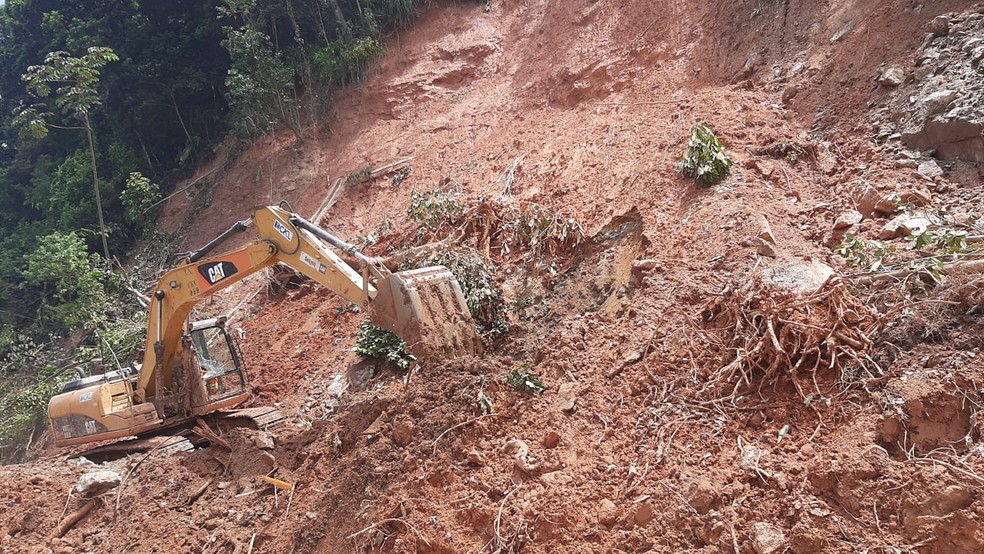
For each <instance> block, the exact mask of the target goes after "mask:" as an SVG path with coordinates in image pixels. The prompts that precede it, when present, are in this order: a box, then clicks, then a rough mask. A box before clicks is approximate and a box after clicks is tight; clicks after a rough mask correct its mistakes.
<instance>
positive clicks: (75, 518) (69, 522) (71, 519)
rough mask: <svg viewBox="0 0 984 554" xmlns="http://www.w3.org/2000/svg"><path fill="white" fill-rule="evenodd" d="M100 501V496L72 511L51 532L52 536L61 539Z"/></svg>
mask: <svg viewBox="0 0 984 554" xmlns="http://www.w3.org/2000/svg"><path fill="white" fill-rule="evenodd" d="M98 502H99V499H98V498H93V499H92V500H90V501H88V502H86V503H85V504H84V505H83V506H82V507H81V508H79V509H78V510H76V511H74V512H72V513H71V514H69V515H68V517H66V518H65V519H63V520H62V522H61V523H59V524H58V527H56V528H55V530H54V532H53V533H52V534H51V536H52V537H54V538H56V539H60V538H62V537H64V536H65V533H68V531H69V530H70V529H71V528H72V527H74V526H75V524H76V523H78V522H80V521H82V518H84V517H85V516H87V515H89V512H91V511H92V510H93V509H94V508H95V507H96V504H97V503H98Z"/></svg>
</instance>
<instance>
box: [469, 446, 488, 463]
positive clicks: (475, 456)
mask: <svg viewBox="0 0 984 554" xmlns="http://www.w3.org/2000/svg"><path fill="white" fill-rule="evenodd" d="M467 457H468V463H470V464H471V465H475V466H481V465H485V456H483V455H482V453H481V452H479V451H478V450H469V451H468V455H467Z"/></svg>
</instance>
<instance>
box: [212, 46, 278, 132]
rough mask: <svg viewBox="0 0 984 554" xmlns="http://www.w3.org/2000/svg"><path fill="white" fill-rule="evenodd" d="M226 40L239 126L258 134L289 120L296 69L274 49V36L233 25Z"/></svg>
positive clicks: (228, 84)
mask: <svg viewBox="0 0 984 554" xmlns="http://www.w3.org/2000/svg"><path fill="white" fill-rule="evenodd" d="M222 44H223V45H224V46H225V47H226V48H227V49H228V50H229V56H230V57H231V58H232V67H230V68H229V76H228V77H226V87H227V88H228V89H229V106H230V109H231V110H232V113H233V121H235V122H237V125H236V127H235V129H236V130H237V131H238V132H239V133H241V134H242V135H244V136H245V137H249V138H255V137H258V136H261V135H263V134H265V133H267V132H269V131H270V130H272V129H273V126H274V124H275V123H276V122H277V121H278V120H279V121H280V122H284V123H286V122H287V121H286V120H287V118H288V117H289V115H288V114H289V113H291V109H292V108H293V98H292V97H291V95H290V88H291V83H292V80H293V71H291V69H290V68H289V67H288V66H287V65H286V64H285V63H284V61H283V59H282V58H281V56H280V55H279V54H278V53H276V52H274V51H273V50H272V45H271V43H270V37H269V36H267V35H266V34H264V33H261V32H260V31H258V30H256V29H254V28H252V27H250V26H245V27H242V28H240V29H230V30H229V38H227V39H226V40H225V41H223V43H222Z"/></svg>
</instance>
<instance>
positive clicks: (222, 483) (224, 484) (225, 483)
mask: <svg viewBox="0 0 984 554" xmlns="http://www.w3.org/2000/svg"><path fill="white" fill-rule="evenodd" d="M215 486H216V488H218V489H219V490H225V489H228V488H229V487H231V486H232V481H219V482H218V483H216V484H215Z"/></svg>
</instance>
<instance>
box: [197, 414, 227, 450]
mask: <svg viewBox="0 0 984 554" xmlns="http://www.w3.org/2000/svg"><path fill="white" fill-rule="evenodd" d="M191 431H192V432H193V433H195V434H196V435H198V436H199V437H202V438H203V439H206V440H210V441H212V442H213V443H215V444H217V445H219V446H221V447H222V448H225V449H226V450H228V451H229V452H232V445H231V444H229V441H227V440H225V439H223V438H222V437H220V436H218V435H217V434H215V431H212V429H211V428H210V427H209V426H208V424H207V423H205V422H204V421H203V420H201V419H199V420H198V425H195V426H194V427H193V428H192V429H191Z"/></svg>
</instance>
